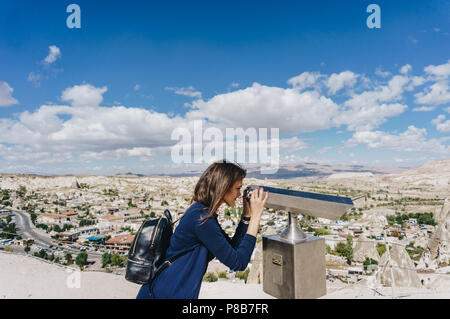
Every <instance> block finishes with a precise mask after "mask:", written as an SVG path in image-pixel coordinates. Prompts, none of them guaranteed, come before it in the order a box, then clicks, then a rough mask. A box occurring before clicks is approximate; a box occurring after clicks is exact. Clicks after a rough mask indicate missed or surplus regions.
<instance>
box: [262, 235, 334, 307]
mask: <svg viewBox="0 0 450 319" xmlns="http://www.w3.org/2000/svg"><path fill="white" fill-rule="evenodd" d="M263 273H264V275H263V290H264V292H265V293H267V294H269V295H272V296H274V297H276V298H282V299H312V298H318V297H321V296H324V295H326V293H327V288H326V269H325V240H324V239H323V238H320V237H314V236H311V237H308V238H307V239H306V240H304V241H301V242H288V241H286V240H283V239H282V238H281V237H280V236H279V235H271V236H263Z"/></svg>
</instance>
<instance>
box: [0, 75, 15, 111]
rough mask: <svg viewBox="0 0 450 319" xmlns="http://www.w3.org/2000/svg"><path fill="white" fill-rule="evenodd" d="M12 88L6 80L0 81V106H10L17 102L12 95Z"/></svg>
mask: <svg viewBox="0 0 450 319" xmlns="http://www.w3.org/2000/svg"><path fill="white" fill-rule="evenodd" d="M13 91H14V89H13V88H12V87H10V86H9V84H8V83H6V82H1V81H0V106H11V105H14V104H18V103H19V102H18V101H17V100H16V99H15V98H13V97H12V93H13Z"/></svg>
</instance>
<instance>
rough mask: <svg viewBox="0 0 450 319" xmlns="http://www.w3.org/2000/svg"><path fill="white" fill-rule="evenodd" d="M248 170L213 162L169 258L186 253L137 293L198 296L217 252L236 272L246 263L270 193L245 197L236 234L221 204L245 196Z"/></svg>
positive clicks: (174, 239) (258, 192)
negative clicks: (223, 218)
mask: <svg viewBox="0 0 450 319" xmlns="http://www.w3.org/2000/svg"><path fill="white" fill-rule="evenodd" d="M245 175H246V171H245V170H244V169H243V168H241V167H240V166H239V165H237V164H234V163H230V162H226V161H221V162H216V163H213V164H211V165H210V166H209V167H208V168H207V169H206V170H205V172H203V174H202V176H201V177H200V179H199V181H198V182H197V185H196V186H195V190H194V196H193V198H192V201H193V202H194V204H192V205H191V206H190V207H189V209H188V210H187V211H186V213H185V214H184V215H183V218H182V219H181V220H180V223H179V225H178V227H177V228H176V229H175V232H174V234H173V235H172V237H171V239H170V245H169V248H168V249H167V252H166V258H167V259H169V258H171V257H173V256H176V255H179V254H181V253H183V252H187V251H189V252H188V253H186V254H184V255H183V256H181V257H180V258H178V259H176V260H175V261H174V262H173V263H172V264H171V265H170V266H169V267H167V268H166V269H164V270H163V271H162V272H161V273H160V274H159V275H158V276H157V277H156V278H155V279H154V280H153V281H152V283H151V284H150V285H148V284H147V285H143V286H142V287H141V289H140V290H139V293H138V295H137V298H138V299H146V298H183V299H196V298H198V295H199V292H200V286H201V283H202V279H203V276H204V274H205V272H206V269H207V267H208V263H209V262H210V261H211V260H212V259H213V258H214V257H216V258H217V259H218V260H219V261H221V262H222V263H223V264H225V265H226V266H227V267H229V268H230V269H231V270H234V271H242V270H245V268H247V265H248V263H249V261H250V257H251V255H252V253H253V249H254V248H255V243H256V235H257V233H258V230H259V223H260V219H261V214H262V212H263V210H264V204H265V203H266V201H267V197H268V195H269V193H268V192H267V193H266V194H264V191H263V189H262V188H261V189H258V190H255V191H253V192H252V195H251V198H250V201H247V200H246V199H245V198H244V199H243V205H244V211H243V213H242V216H241V221H240V222H239V225H238V226H237V228H236V232H235V234H234V236H233V238H230V237H229V236H228V235H227V234H226V233H225V232H224V231H223V229H222V228H221V227H220V225H219V223H218V221H217V213H216V211H217V209H218V208H219V207H220V206H221V205H222V204H223V203H226V204H227V205H228V206H231V207H232V206H234V204H235V201H236V198H238V197H239V196H240V195H241V188H242V181H243V179H244V177H245Z"/></svg>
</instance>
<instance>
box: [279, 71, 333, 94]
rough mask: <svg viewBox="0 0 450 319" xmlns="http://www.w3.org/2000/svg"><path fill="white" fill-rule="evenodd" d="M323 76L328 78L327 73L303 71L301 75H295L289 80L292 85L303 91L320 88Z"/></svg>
mask: <svg viewBox="0 0 450 319" xmlns="http://www.w3.org/2000/svg"><path fill="white" fill-rule="evenodd" d="M322 78H326V75H324V74H321V73H320V72H303V73H302V74H300V75H297V76H294V77H292V78H290V79H289V80H287V83H288V84H289V85H292V87H294V88H295V89H297V90H300V91H303V90H304V89H307V88H314V89H316V90H319V89H320V85H319V83H318V81H319V80H320V79H322Z"/></svg>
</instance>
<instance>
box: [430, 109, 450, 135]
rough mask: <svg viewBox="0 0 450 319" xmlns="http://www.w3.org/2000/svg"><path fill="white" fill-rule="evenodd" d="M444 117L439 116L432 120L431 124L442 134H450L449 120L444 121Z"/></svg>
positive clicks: (442, 115)
mask: <svg viewBox="0 0 450 319" xmlns="http://www.w3.org/2000/svg"><path fill="white" fill-rule="evenodd" d="M445 118H446V117H445V115H444V114H441V115H439V116H438V117H437V118H435V119H433V120H432V121H431V123H433V124H434V125H436V129H437V130H438V131H439V132H442V133H450V120H447V121H445Z"/></svg>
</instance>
